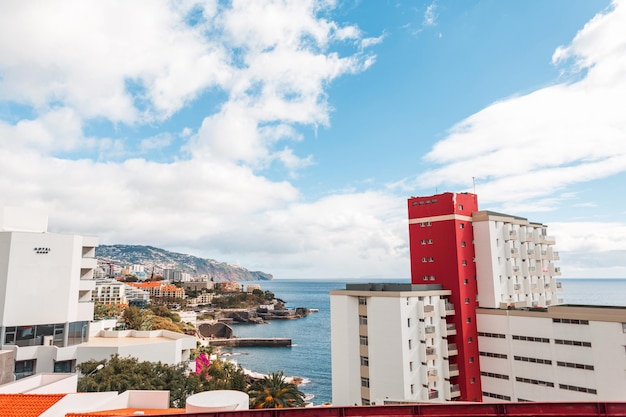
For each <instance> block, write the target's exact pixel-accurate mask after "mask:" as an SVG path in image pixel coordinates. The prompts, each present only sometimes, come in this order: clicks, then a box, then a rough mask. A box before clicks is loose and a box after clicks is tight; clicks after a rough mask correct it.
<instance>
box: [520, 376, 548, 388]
mask: <svg viewBox="0 0 626 417" xmlns="http://www.w3.org/2000/svg"><path fill="white" fill-rule="evenodd" d="M515 380H516V381H517V382H524V383H526V384H533V385H541V386H543V387H550V388H554V383H553V382H548V381H541V380H539V379H530V378H520V377H515Z"/></svg>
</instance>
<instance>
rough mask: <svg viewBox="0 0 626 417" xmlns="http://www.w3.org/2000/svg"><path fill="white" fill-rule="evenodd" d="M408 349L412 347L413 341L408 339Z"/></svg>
mask: <svg viewBox="0 0 626 417" xmlns="http://www.w3.org/2000/svg"><path fill="white" fill-rule="evenodd" d="M409 349H413V342H412V341H411V339H409Z"/></svg>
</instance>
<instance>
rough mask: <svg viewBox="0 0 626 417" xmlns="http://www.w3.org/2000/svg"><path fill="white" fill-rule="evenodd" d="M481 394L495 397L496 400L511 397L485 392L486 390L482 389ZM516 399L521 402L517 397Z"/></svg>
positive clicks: (507, 399)
mask: <svg viewBox="0 0 626 417" xmlns="http://www.w3.org/2000/svg"><path fill="white" fill-rule="evenodd" d="M483 395H484V396H485V397H490V398H497V399H498V400H504V401H511V397H509V396H508V395H501V394H493V393H491V392H487V391H483ZM517 401H520V402H521V400H520V399H519V398H518V399H517Z"/></svg>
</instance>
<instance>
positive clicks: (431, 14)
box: [422, 3, 437, 26]
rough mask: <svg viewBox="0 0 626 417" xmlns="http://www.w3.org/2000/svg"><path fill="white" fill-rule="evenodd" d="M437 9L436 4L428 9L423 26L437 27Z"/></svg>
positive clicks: (432, 4)
mask: <svg viewBox="0 0 626 417" xmlns="http://www.w3.org/2000/svg"><path fill="white" fill-rule="evenodd" d="M436 8H437V5H436V4H435V3H431V4H429V5H428V6H427V7H426V11H425V12H424V22H423V23H422V26H435V25H436V24H437V14H436V13H435V9H436Z"/></svg>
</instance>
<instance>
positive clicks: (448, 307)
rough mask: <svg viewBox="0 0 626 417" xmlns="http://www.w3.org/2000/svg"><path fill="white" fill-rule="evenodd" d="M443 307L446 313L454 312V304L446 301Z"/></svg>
mask: <svg viewBox="0 0 626 417" xmlns="http://www.w3.org/2000/svg"><path fill="white" fill-rule="evenodd" d="M445 309H446V315H451V314H454V304H452V303H446V306H445Z"/></svg>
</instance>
